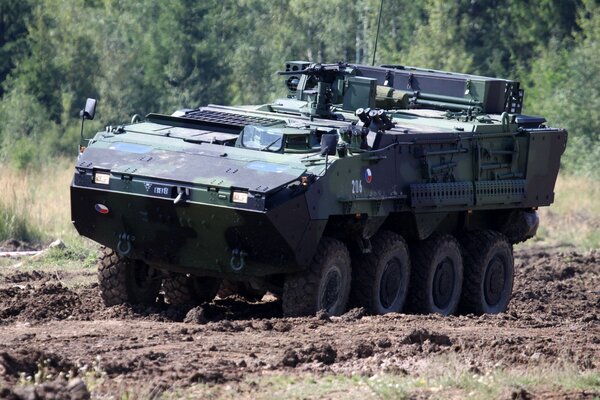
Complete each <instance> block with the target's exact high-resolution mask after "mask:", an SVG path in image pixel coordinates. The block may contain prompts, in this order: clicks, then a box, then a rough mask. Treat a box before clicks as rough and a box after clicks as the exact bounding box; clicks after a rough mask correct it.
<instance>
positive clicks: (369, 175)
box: [365, 168, 373, 183]
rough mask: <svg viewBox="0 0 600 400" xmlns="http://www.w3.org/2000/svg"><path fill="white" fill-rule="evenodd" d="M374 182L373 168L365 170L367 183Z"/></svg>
mask: <svg viewBox="0 0 600 400" xmlns="http://www.w3.org/2000/svg"><path fill="white" fill-rule="evenodd" d="M372 180H373V174H372V173H371V168H367V169H365V182H367V183H371V181H372Z"/></svg>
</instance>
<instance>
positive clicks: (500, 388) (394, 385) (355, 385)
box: [161, 356, 600, 400]
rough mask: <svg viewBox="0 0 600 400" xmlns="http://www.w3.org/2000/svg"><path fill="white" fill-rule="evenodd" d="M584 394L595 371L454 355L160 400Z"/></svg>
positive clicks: (597, 389) (199, 389) (597, 383)
mask: <svg viewBox="0 0 600 400" xmlns="http://www.w3.org/2000/svg"><path fill="white" fill-rule="evenodd" d="M523 390H524V391H526V392H528V393H532V394H536V393H557V394H558V395H559V396H560V395H565V394H568V393H573V392H582V391H586V392H588V393H594V394H597V395H598V396H600V372H598V371H580V370H578V369H577V368H576V367H575V366H573V365H564V364H551V365H539V366H535V367H527V368H510V369H509V368H495V369H491V370H489V371H486V372H485V373H475V372H472V371H471V370H470V369H469V367H468V366H467V365H465V363H464V360H459V359H458V358H457V357H456V356H440V357H436V358H434V359H432V360H430V361H429V362H428V365H426V366H425V367H424V369H423V372H422V373H421V374H417V375H395V374H389V373H385V374H377V375H374V376H371V377H366V376H361V375H352V376H345V375H322V376H319V375H314V374H300V375H279V374H278V375H264V376H255V377H250V378H247V379H246V380H245V381H243V382H240V383H236V382H231V383H226V384H222V385H206V384H199V385H194V386H192V387H189V388H187V389H179V390H173V391H167V392H165V393H163V395H162V397H161V398H163V399H176V398H177V399H180V398H181V399H193V398H206V399H234V398H235V399H238V398H240V399H321V398H326V399H361V400H368V399H382V400H385V399H408V398H414V397H418V396H419V395H423V396H424V397H427V398H431V399H447V398H457V399H462V398H470V399H490V398H511V396H512V394H513V393H519V392H520V391H523Z"/></svg>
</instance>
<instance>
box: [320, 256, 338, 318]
mask: <svg viewBox="0 0 600 400" xmlns="http://www.w3.org/2000/svg"><path fill="white" fill-rule="evenodd" d="M322 287H323V290H322V292H321V299H320V301H319V308H320V309H325V310H327V311H328V312H330V311H331V310H332V309H333V308H334V307H335V305H336V303H337V302H338V300H339V297H340V290H341V287H342V273H341V271H340V270H339V268H338V267H337V266H335V267H332V268H331V269H330V270H329V271H328V272H327V274H326V275H325V279H324V280H323V285H322Z"/></svg>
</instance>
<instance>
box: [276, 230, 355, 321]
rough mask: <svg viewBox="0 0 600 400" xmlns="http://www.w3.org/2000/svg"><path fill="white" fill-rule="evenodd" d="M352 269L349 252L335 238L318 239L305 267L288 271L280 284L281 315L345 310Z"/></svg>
mask: <svg viewBox="0 0 600 400" xmlns="http://www.w3.org/2000/svg"><path fill="white" fill-rule="evenodd" d="M351 278H352V272H351V267H350V254H349V253H348V249H347V248H346V246H345V245H344V244H343V243H342V242H340V241H339V240H337V239H333V238H329V237H324V238H322V239H321V243H320V244H319V248H318V249H317V253H316V254H315V256H314V258H313V261H312V263H311V265H310V267H309V268H308V270H306V271H302V272H299V273H295V274H291V275H288V276H287V277H286V279H285V283H284V286H283V315H284V316H286V317H295V316H302V315H312V314H315V313H316V312H317V311H319V310H325V311H327V312H328V313H329V315H341V314H343V313H344V312H345V311H346V304H347V303H348V297H349V295H350V282H351Z"/></svg>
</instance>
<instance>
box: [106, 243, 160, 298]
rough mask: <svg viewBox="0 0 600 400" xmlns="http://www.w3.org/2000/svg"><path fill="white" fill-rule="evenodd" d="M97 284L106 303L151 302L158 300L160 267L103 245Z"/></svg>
mask: <svg viewBox="0 0 600 400" xmlns="http://www.w3.org/2000/svg"><path fill="white" fill-rule="evenodd" d="M98 285H99V287H100V296H101V297H102V300H103V302H104V304H105V305H107V306H114V305H117V304H122V303H131V304H151V303H154V302H155V301H156V297H157V296H158V292H159V290H160V285H161V279H160V276H159V274H158V271H156V270H155V269H154V268H152V267H151V266H149V265H148V264H146V263H144V262H142V261H139V260H132V259H130V258H126V257H122V256H120V255H118V254H117V253H116V252H115V251H113V250H112V249H109V248H107V247H103V248H102V249H101V256H100V259H99V260H98Z"/></svg>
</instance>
